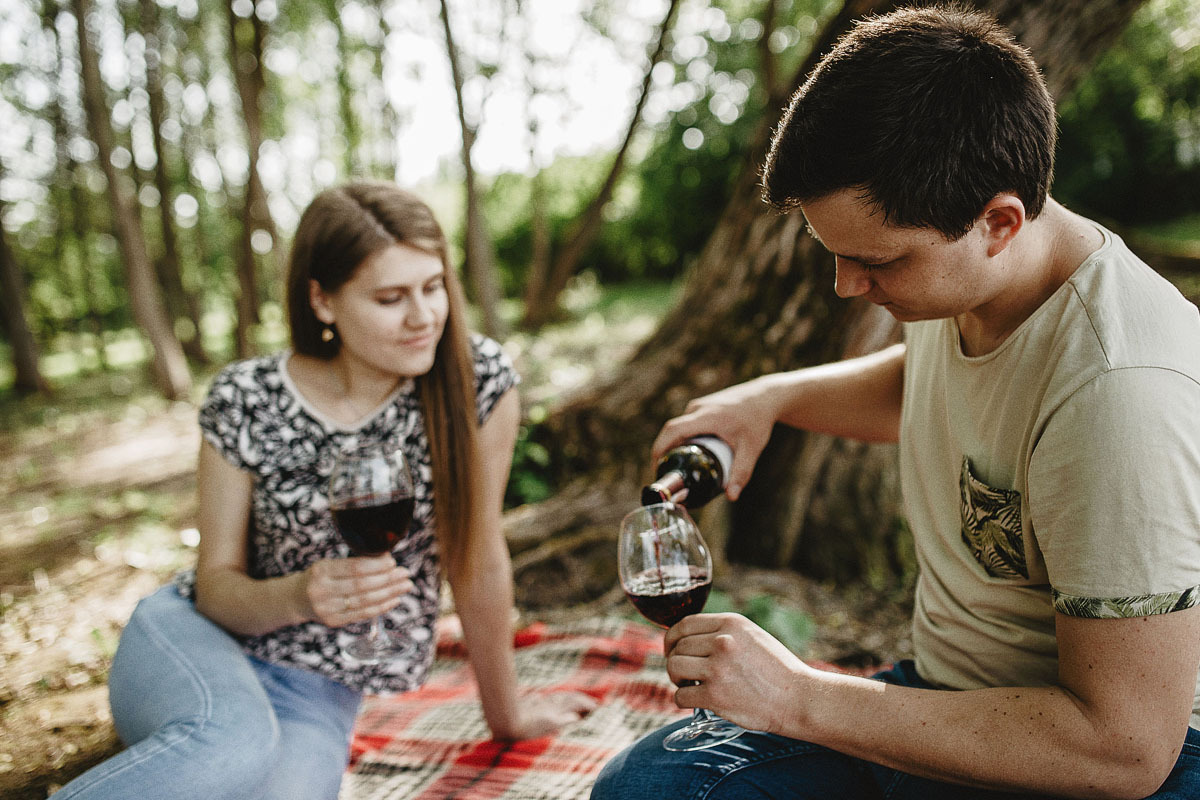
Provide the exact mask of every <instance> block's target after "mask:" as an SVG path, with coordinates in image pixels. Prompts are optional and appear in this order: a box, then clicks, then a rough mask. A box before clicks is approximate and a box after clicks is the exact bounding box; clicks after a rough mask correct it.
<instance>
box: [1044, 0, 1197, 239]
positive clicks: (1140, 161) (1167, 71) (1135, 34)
mask: <svg viewBox="0 0 1200 800" xmlns="http://www.w3.org/2000/svg"><path fill="white" fill-rule="evenodd" d="M1059 112H1060V128H1061V133H1060V137H1059V147H1058V156H1057V167H1056V173H1057V175H1056V180H1055V195H1056V196H1057V197H1059V199H1061V200H1064V201H1065V202H1067V203H1068V204H1070V205H1072V206H1073V207H1075V208H1078V209H1080V210H1081V211H1084V212H1085V213H1091V214H1094V215H1099V216H1102V217H1107V218H1110V219H1114V220H1118V221H1120V222H1123V223H1125V224H1136V223H1146V222H1153V221H1161V220H1165V219H1170V218H1172V217H1175V216H1178V215H1180V214H1187V213H1195V212H1197V211H1200V7H1198V4H1197V3H1196V2H1195V0H1151V2H1150V3H1148V4H1147V5H1146V6H1144V7H1143V8H1142V9H1141V10H1140V11H1139V12H1138V14H1137V15H1136V16H1135V17H1134V19H1133V21H1132V23H1131V24H1130V25H1129V27H1128V28H1127V29H1126V30H1125V31H1124V33H1123V34H1122V36H1121V39H1120V40H1119V41H1118V43H1117V44H1116V45H1115V46H1113V47H1112V48H1111V49H1110V50H1109V51H1108V52H1107V53H1106V54H1105V55H1104V56H1103V58H1101V60H1100V61H1099V63H1098V64H1097V65H1096V67H1095V68H1094V69H1093V70H1092V71H1091V72H1090V73H1089V74H1088V75H1087V76H1086V77H1085V78H1084V79H1083V80H1082V82H1081V83H1080V84H1079V86H1078V87H1077V88H1076V90H1075V91H1074V93H1073V94H1072V95H1071V96H1070V97H1068V98H1067V99H1066V100H1065V101H1064V102H1063V103H1061V104H1060V106H1059Z"/></svg>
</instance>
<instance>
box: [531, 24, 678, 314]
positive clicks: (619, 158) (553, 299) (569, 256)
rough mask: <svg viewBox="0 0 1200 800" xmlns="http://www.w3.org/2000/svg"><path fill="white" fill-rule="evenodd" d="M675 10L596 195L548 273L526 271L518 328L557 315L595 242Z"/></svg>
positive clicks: (651, 56) (658, 40) (656, 46)
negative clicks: (562, 301) (581, 264)
mask: <svg viewBox="0 0 1200 800" xmlns="http://www.w3.org/2000/svg"><path fill="white" fill-rule="evenodd" d="M678 8H679V0H670V2H669V3H668V5H667V13H666V14H665V15H664V16H663V21H662V24H661V25H660V26H659V28H658V36H657V37H656V38H655V40H654V46H653V48H652V49H651V52H650V53H649V63H648V64H646V73H645V76H644V77H643V78H642V89H641V93H640V94H639V95H638V99H637V103H635V104H634V107H633V114H632V115H630V118H629V127H628V128H627V129H626V131H625V138H624V139H623V140H622V141H621V146H620V147H619V148H618V149H617V155H616V156H615V157H614V158H613V163H612V166H611V167H610V168H609V170H608V175H607V176H606V177H605V179H604V182H603V183H602V184H600V189H599V191H597V192H596V196H595V197H593V198H592V200H591V202H590V203H588V206H587V208H586V209H584V211H583V213H582V214H581V215H580V216H579V217H578V219H576V221H575V224H574V225H573V226H572V227H571V230H570V232H569V233H568V234H567V237H566V241H565V242H564V243H563V245H562V248H561V249H560V250H559V252H558V255H557V257H556V258H555V259H554V261H553V262H551V264H550V269H549V270H543V269H536V270H531V271H530V281H529V284H528V286H526V288H525V314H524V317H523V318H522V320H521V326H522V327H524V328H528V329H534V330H536V329H537V328H540V327H541V326H543V325H545V324H546V323H548V322H551V321H552V320H554V319H556V318H558V317H559V316H560V315H561V309H560V307H559V302H558V301H559V296H560V295H561V294H562V292H563V290H564V289H566V288H567V283H568V282H569V281H570V280H571V277H572V276H573V275H574V274H575V272H576V270H577V269H578V268H579V261H580V259H582V258H583V255H584V253H586V252H587V249H588V248H589V247H591V245H592V242H594V241H595V240H596V235H597V234H598V233H600V227H601V225H602V223H603V221H604V218H603V214H604V209H605V207H606V206H607V205H608V201H609V200H610V199H612V194H613V190H614V189H615V188H616V186H617V179H618V178H620V177H621V172H622V170H623V169H624V167H625V156H626V155H627V154H628V153H629V146H630V145H631V144H632V143H633V135H634V134H635V133H637V130H638V127H639V123H640V122H641V119H642V109H643V108H644V107H645V105H646V99H647V98H648V97H649V96H650V83H651V78H652V77H653V73H654V67H655V66H656V65H657V64H658V62H659V61H661V60H662V56H663V53H664V52H666V47H667V34H668V33H669V32H670V30H671V25H672V24H673V22H674V20H675V12H676V11H677V10H678Z"/></svg>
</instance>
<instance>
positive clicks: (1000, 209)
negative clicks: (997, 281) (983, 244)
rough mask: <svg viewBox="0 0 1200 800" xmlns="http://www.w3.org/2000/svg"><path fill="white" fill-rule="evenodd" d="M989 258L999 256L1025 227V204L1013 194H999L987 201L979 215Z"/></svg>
mask: <svg viewBox="0 0 1200 800" xmlns="http://www.w3.org/2000/svg"><path fill="white" fill-rule="evenodd" d="M980 221H981V222H982V223H983V234H984V236H985V237H986V238H987V253H988V255H989V256H996V255H999V254H1000V253H1002V252H1003V251H1004V249H1005V248H1007V247H1008V246H1009V244H1011V243H1012V240H1013V239H1014V238H1015V237H1016V235H1017V234H1018V233H1019V232H1020V231H1021V228H1022V227H1024V225H1025V204H1024V203H1023V202H1021V198H1019V197H1017V196H1016V195H1015V194H1008V193H1007V192H1005V193H1001V194H998V195H996V196H995V197H993V198H992V199H991V200H989V201H988V204H987V205H986V206H984V207H983V213H982V214H981V215H980Z"/></svg>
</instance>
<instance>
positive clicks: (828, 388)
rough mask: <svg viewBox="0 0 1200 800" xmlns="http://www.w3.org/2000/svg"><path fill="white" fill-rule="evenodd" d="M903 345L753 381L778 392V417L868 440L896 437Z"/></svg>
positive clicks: (795, 424) (812, 428)
mask: <svg viewBox="0 0 1200 800" xmlns="http://www.w3.org/2000/svg"><path fill="white" fill-rule="evenodd" d="M904 352H905V349H904V345H902V344H898V345H894V346H892V347H889V348H887V349H885V350H881V351H879V352H878V353H871V354H870V355H866V356H860V357H858V358H852V359H848V360H846V361H838V362H835V363H831V364H822V365H820V366H817V367H808V368H806V369H800V370H796V371H794V372H785V373H779V374H776V375H768V376H765V377H763V378H760V379H759V380H761V381H764V382H766V383H767V384H768V385H769V386H770V391H772V392H776V393H778V407H779V409H780V414H779V417H778V420H779V422H782V423H784V424H785V425H791V426H792V427H795V428H803V429H804V430H810V431H815V432H817V433H827V434H831V435H833V436H846V437H849V438H851V439H859V440H862V441H869V442H894V441H896V440H898V439H899V437H900V405H901V398H902V396H903V390H904Z"/></svg>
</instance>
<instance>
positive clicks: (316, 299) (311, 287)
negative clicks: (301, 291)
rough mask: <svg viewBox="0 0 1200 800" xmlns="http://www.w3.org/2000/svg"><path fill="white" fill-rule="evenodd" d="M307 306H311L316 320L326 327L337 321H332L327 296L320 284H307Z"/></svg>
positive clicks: (312, 281)
mask: <svg viewBox="0 0 1200 800" xmlns="http://www.w3.org/2000/svg"><path fill="white" fill-rule="evenodd" d="M308 304H309V305H310V306H312V310H313V313H314V314H316V315H317V319H319V320H321V322H324V323H325V324H326V325H332V324H333V323H334V322H336V321H337V320H335V319H334V316H333V309H332V308H330V307H329V295H327V294H326V293H325V290H324V289H322V288H321V284H319V283H317V282H316V281H314V280H309V282H308Z"/></svg>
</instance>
